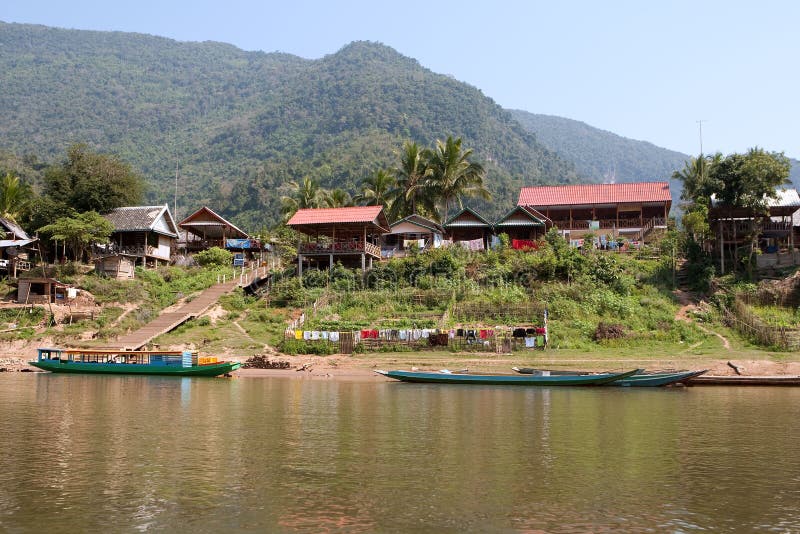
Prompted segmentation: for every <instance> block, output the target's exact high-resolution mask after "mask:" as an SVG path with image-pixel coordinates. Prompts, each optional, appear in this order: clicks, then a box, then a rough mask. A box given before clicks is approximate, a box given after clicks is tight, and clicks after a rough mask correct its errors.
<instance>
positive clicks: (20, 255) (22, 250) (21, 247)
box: [0, 217, 36, 278]
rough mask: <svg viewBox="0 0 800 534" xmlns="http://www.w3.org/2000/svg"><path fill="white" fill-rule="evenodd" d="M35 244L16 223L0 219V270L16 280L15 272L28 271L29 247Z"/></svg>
mask: <svg viewBox="0 0 800 534" xmlns="http://www.w3.org/2000/svg"><path fill="white" fill-rule="evenodd" d="M35 242H36V238H35V237H34V238H32V237H30V236H29V235H28V234H27V233H26V232H25V230H23V229H22V228H20V226H19V225H18V224H17V223H15V222H14V221H11V220H9V219H6V218H5V217H0V269H4V270H6V271H8V274H9V276H11V277H12V278H16V276H17V271H27V270H29V269H30V268H31V264H30V261H29V254H30V251H31V248H30V247H31V244H32V243H35Z"/></svg>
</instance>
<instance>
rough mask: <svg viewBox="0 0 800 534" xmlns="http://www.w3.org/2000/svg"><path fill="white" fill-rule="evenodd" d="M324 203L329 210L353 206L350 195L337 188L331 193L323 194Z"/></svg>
mask: <svg viewBox="0 0 800 534" xmlns="http://www.w3.org/2000/svg"><path fill="white" fill-rule="evenodd" d="M323 200H324V203H325V205H326V206H327V207H329V208H346V207H348V206H352V205H353V199H352V198H351V197H350V193H348V192H347V191H345V190H344V189H341V188H339V187H337V188H336V189H334V190H333V191H326V192H325V194H324V199H323Z"/></svg>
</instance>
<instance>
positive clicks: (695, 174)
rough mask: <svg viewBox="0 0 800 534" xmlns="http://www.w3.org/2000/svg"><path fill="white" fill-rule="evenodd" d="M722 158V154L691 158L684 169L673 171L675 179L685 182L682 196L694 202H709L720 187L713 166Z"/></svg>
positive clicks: (701, 155)
mask: <svg viewBox="0 0 800 534" xmlns="http://www.w3.org/2000/svg"><path fill="white" fill-rule="evenodd" d="M721 159H722V154H715V155H713V156H704V155H703V154H700V155H699V156H698V157H696V158H690V159H689V161H687V162H685V163H684V166H683V169H681V170H680V171H675V172H673V173H672V178H673V179H674V180H680V181H681V182H683V191H682V192H681V198H682V199H683V200H688V201H690V202H693V203H694V204H706V205H707V204H708V202H709V199H710V198H711V195H712V194H714V192H715V191H716V190H717V188H718V184H716V183H715V182H714V180H713V178H712V176H711V168H712V167H714V166H715V165H717V164H718V163H719V162H720V160H721Z"/></svg>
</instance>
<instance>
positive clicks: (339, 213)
mask: <svg viewBox="0 0 800 534" xmlns="http://www.w3.org/2000/svg"><path fill="white" fill-rule="evenodd" d="M382 212H383V206H355V207H352V208H307V209H302V210H297V212H296V213H295V214H294V215H292V218H291V219H289V222H287V223H286V225H287V226H300V225H309V224H331V223H336V224H339V223H342V224H344V223H375V224H377V225H378V226H384V225H383V224H381V222H383V220H385V219H382V220H378V219H379V217H380V216H381V213H382ZM386 226H388V224H386Z"/></svg>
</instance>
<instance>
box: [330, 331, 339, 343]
mask: <svg viewBox="0 0 800 534" xmlns="http://www.w3.org/2000/svg"><path fill="white" fill-rule="evenodd" d="M328 337H329V338H330V340H331V341H334V342H335V341H339V332H331V333H330V336H328Z"/></svg>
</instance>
